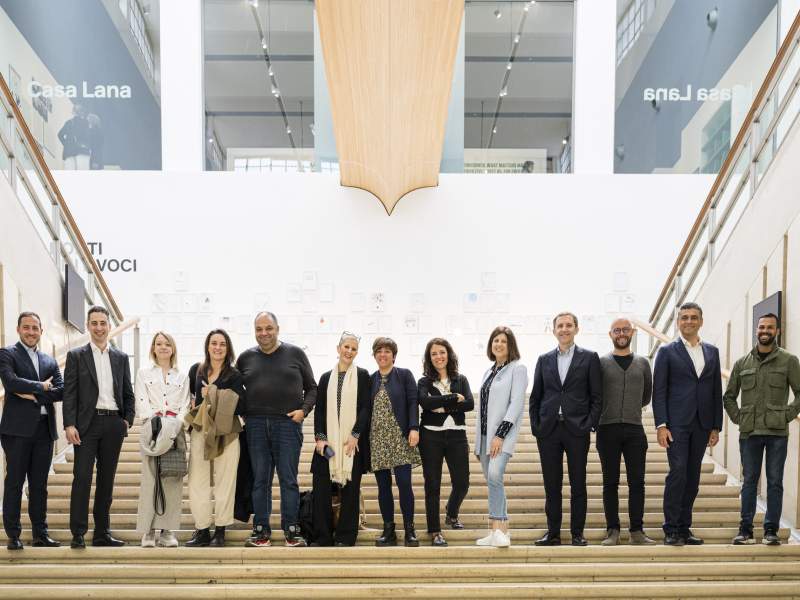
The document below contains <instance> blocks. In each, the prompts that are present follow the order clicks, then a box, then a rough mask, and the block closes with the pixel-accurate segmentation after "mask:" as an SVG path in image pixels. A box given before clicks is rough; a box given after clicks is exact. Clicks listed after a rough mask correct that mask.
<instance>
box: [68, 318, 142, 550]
mask: <svg viewBox="0 0 800 600" xmlns="http://www.w3.org/2000/svg"><path fill="white" fill-rule="evenodd" d="M86 324H87V326H88V328H89V334H90V336H91V342H90V343H89V344H87V345H86V346H82V347H80V348H76V349H74V350H71V351H70V352H69V354H67V366H66V368H65V369H64V431H65V433H66V434H67V441H68V442H69V443H70V444H73V445H74V446H75V466H74V468H73V471H72V474H73V479H72V497H71V499H70V504H69V528H70V530H71V531H72V543H71V544H70V545H71V546H72V547H73V548H85V547H86V543H85V541H84V539H83V536H84V535H85V534H86V531H87V530H88V528H89V492H90V490H91V487H92V470H93V469H94V467H95V462H96V463H97V482H96V484H95V493H94V510H93V515H94V536H93V538H92V545H93V546H123V545H124V544H125V542H123V541H121V540H118V539H115V538H114V537H113V536H112V535H111V532H110V530H109V526H110V524H109V512H110V510H111V500H112V497H111V496H112V493H113V490H114V477H115V475H116V473H117V462H118V461H119V453H120V450H121V449H122V441H123V439H124V438H125V436H127V435H128V428H129V427H130V426H131V424H132V423H133V418H134V413H135V397H134V394H133V387H132V386H131V372H130V364H129V360H128V355H127V354H125V353H124V352H121V351H119V350H117V349H116V348H114V347H113V346H111V345H110V344H109V343H108V334H109V333H110V331H111V325H110V323H109V313H108V310H106V309H105V308H103V307H102V306H93V307H91V308H90V309H89V312H88V314H87V317H86Z"/></svg>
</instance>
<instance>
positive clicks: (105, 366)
mask: <svg viewBox="0 0 800 600" xmlns="http://www.w3.org/2000/svg"><path fill="white" fill-rule="evenodd" d="M89 345H90V346H91V348H92V357H93V358H94V370H95V371H96V372H97V389H98V390H99V392H98V394H97V406H96V408H100V409H103V410H119V406H117V401H116V400H114V373H113V372H112V371H111V354H110V346H108V345H106V349H105V350H100V348H98V347H97V346H95V345H94V343H92V342H90V343H89Z"/></svg>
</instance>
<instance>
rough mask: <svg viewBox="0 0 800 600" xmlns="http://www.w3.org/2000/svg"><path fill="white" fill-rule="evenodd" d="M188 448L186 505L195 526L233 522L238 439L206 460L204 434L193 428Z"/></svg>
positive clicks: (199, 527) (230, 523)
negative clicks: (220, 453)
mask: <svg viewBox="0 0 800 600" xmlns="http://www.w3.org/2000/svg"><path fill="white" fill-rule="evenodd" d="M190 449H191V451H190V454H189V506H190V507H191V509H192V517H193V518H194V526H195V528H196V529H207V528H208V527H210V526H211V525H212V524H213V525H216V526H227V525H232V524H233V503H234V501H235V499H236V470H237V469H238V467H239V442H238V441H236V442H232V443H230V444H228V445H227V446H226V447H225V451H224V452H223V453H222V455H220V456H218V457H217V458H215V459H214V460H212V461H208V460H205V459H204V458H203V434H202V433H200V432H199V431H197V430H195V429H192V433H191V445H190ZM212 469H213V473H214V487H213V492H212V487H211V473H212ZM212 495H213V499H212Z"/></svg>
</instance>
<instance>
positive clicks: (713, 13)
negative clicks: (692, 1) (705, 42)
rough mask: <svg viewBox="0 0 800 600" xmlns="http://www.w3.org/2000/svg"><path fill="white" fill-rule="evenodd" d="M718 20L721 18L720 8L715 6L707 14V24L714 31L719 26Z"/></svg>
mask: <svg viewBox="0 0 800 600" xmlns="http://www.w3.org/2000/svg"><path fill="white" fill-rule="evenodd" d="M718 20H719V9H718V8H717V7H716V6H715V7H714V8H712V9H711V10H710V11H709V12H708V14H707V15H706V24H707V25H708V26H709V28H710V29H711V30H712V31H713V30H715V29H716V28H717V21H718Z"/></svg>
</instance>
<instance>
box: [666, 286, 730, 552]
mask: <svg viewBox="0 0 800 600" xmlns="http://www.w3.org/2000/svg"><path fill="white" fill-rule="evenodd" d="M702 326H703V310H702V309H701V308H700V306H699V305H697V304H695V303H694V302H686V303H684V304H682V305H681V307H680V308H679V309H678V330H679V331H680V334H681V335H680V337H679V338H678V339H677V340H675V341H674V342H671V343H669V344H666V345H664V346H662V347H661V348H660V349H659V351H658V354H657V355H656V363H655V367H654V369H653V414H654V417H655V422H656V427H657V433H658V444H659V445H660V446H661V447H662V448H666V449H667V460H668V461H669V473H668V474H667V479H666V482H665V484H664V536H665V537H664V544H666V545H668V546H683V545H684V544H689V545H692V546H697V545H700V544H702V543H703V540H702V539H700V538H698V537H695V536H694V535H692V532H691V529H690V528H691V526H692V507H693V506H694V501H695V498H697V492H698V491H699V489H700V466H701V464H702V462H703V454H704V453H705V450H706V447H709V446H715V445H716V443H717V442H718V441H719V430H720V429H721V428H722V376H721V374H720V364H719V350H717V348H716V347H714V346H712V345H711V344H708V343H706V342H702V341H701V340H700V336H699V331H700V328H701V327H702Z"/></svg>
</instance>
